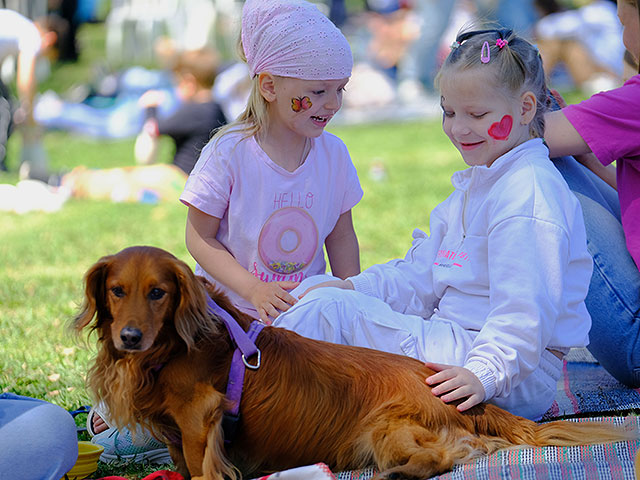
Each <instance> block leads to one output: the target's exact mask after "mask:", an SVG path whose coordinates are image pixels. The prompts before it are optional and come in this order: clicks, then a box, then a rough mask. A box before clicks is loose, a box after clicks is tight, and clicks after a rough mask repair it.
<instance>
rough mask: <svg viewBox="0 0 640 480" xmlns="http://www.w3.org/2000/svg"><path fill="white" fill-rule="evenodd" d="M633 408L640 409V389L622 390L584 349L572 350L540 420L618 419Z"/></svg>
mask: <svg viewBox="0 0 640 480" xmlns="http://www.w3.org/2000/svg"><path fill="white" fill-rule="evenodd" d="M634 409H640V389H633V388H628V387H625V386H624V385H622V384H621V383H620V382H618V381H617V380H616V379H615V378H613V377H612V376H611V375H610V374H609V373H608V372H607V371H606V370H605V369H604V368H603V367H602V366H601V365H600V364H599V363H597V361H596V360H595V359H594V358H593V357H592V356H591V355H590V354H589V352H588V351H587V350H586V349H579V350H575V351H574V350H572V351H571V352H569V355H567V357H566V358H565V361H564V367H563V374H562V378H561V379H560V380H559V381H558V390H557V393H556V398H555V401H554V402H553V405H551V408H550V409H549V411H547V413H545V414H544V416H543V417H542V420H543V421H546V420H552V419H557V418H572V417H578V416H593V415H601V416H604V415H617V416H620V415H624V414H625V413H627V412H629V411H630V410H634Z"/></svg>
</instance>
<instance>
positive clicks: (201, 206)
mask: <svg viewBox="0 0 640 480" xmlns="http://www.w3.org/2000/svg"><path fill="white" fill-rule="evenodd" d="M239 50H241V51H242V53H243V54H244V57H245V60H246V62H247V65H248V67H249V73H250V76H251V77H252V92H251V95H250V98H249V101H248V105H247V107H246V109H245V111H244V113H243V114H241V115H240V117H239V118H238V120H237V121H236V122H234V123H232V124H230V125H228V126H227V127H225V128H223V129H221V130H220V131H218V133H217V134H216V135H215V136H214V137H213V138H212V139H211V140H210V142H209V143H208V144H207V146H206V147H205V148H204V149H203V151H202V153H201V155H200V158H199V160H198V162H197V163H196V165H195V167H194V169H193V171H192V172H191V175H190V176H189V178H188V180H187V183H186V186H185V189H184V192H183V194H182V196H181V198H180V199H181V201H182V202H183V203H185V204H186V205H187V206H188V207H189V212H188V216H187V227H186V243H187V248H188V250H189V252H190V253H191V255H192V256H193V258H194V259H195V260H196V261H197V267H196V273H198V274H199V275H203V276H205V277H207V278H208V279H209V280H210V281H212V282H213V283H214V284H215V285H217V286H219V287H220V288H222V289H223V290H224V291H225V292H226V293H227V294H228V295H229V297H230V298H231V300H232V301H233V302H234V304H235V305H236V306H237V307H238V308H240V310H242V311H244V312H246V313H248V314H250V315H252V316H253V317H255V318H259V319H262V321H264V322H267V323H268V322H270V321H271V319H273V318H275V317H276V316H278V315H279V314H280V313H281V312H283V311H286V310H287V309H288V308H289V307H290V306H291V305H293V304H294V303H295V302H296V299H295V298H294V297H293V296H292V295H291V294H290V293H289V291H290V290H291V289H292V288H294V287H295V286H296V285H298V283H299V282H300V281H302V280H303V279H304V278H306V277H308V276H310V275H317V274H322V273H325V269H326V264H325V258H324V248H326V253H327V257H328V259H329V263H330V266H331V271H332V274H333V275H334V276H337V277H340V278H346V277H348V276H351V275H354V274H357V273H359V271H360V260H359V247H358V240H357V237H356V234H355V231H354V228H353V223H352V218H351V209H352V208H353V207H354V206H355V205H356V204H357V203H358V202H359V201H360V199H361V198H362V194H363V192H362V188H361V187H360V183H359V180H358V176H357V173H356V170H355V167H354V166H353V164H352V162H351V159H350V157H349V153H348V151H347V148H346V147H345V145H344V143H343V142H342V141H341V140H340V139H338V138H337V137H336V136H334V135H332V134H329V133H327V132H325V130H324V129H325V127H326V126H327V124H328V123H329V121H330V120H331V118H332V117H333V116H334V115H335V114H336V113H337V112H338V110H339V109H340V107H341V106H342V95H343V92H344V88H345V86H346V84H347V82H348V81H349V77H350V76H351V70H352V67H353V57H352V54H351V49H350V47H349V44H348V42H347V40H346V38H345V37H344V35H342V33H341V32H340V30H339V29H338V28H337V27H335V26H334V25H333V24H332V23H331V21H330V20H329V19H328V18H327V17H326V16H325V15H323V14H322V13H321V12H320V11H319V10H318V9H317V7H315V6H314V5H313V4H311V3H308V2H306V1H303V0H276V1H269V2H265V1H262V0H248V1H247V2H246V3H245V5H244V8H243V13H242V33H241V48H240V49H239ZM323 247H324V248H323Z"/></svg>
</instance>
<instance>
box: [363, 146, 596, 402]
mask: <svg viewBox="0 0 640 480" xmlns="http://www.w3.org/2000/svg"><path fill="white" fill-rule="evenodd" d="M452 183H453V186H454V187H455V191H454V192H453V193H452V194H451V195H450V196H449V197H448V198H447V199H446V200H445V201H444V202H443V203H441V204H440V205H438V206H437V207H436V208H435V209H434V210H433V212H432V213H431V218H430V235H429V236H428V235H426V234H425V233H424V232H422V231H420V230H417V229H416V230H415V231H414V234H413V238H414V240H413V245H412V247H411V249H410V250H409V252H408V253H407V255H406V256H405V258H404V259H399V260H393V261H391V262H389V263H386V264H382V265H374V266H372V267H370V268H368V269H366V270H365V271H364V272H362V273H361V274H359V275H357V276H354V277H351V278H350V280H351V281H352V282H353V284H354V287H355V289H356V290H358V291H360V292H362V293H366V294H368V295H371V296H374V297H377V298H380V299H381V300H383V301H385V302H386V303H388V304H389V305H390V306H391V308H392V309H393V310H395V311H397V312H400V313H407V314H413V315H419V316H421V317H423V318H425V319H427V320H425V321H428V319H430V318H436V319H439V320H444V321H449V322H454V323H457V324H459V325H460V326H462V327H463V328H464V329H466V330H470V331H475V332H479V333H478V334H477V336H476V338H475V341H474V343H473V346H472V348H471V350H470V351H469V352H468V353H467V356H466V360H465V362H464V365H463V366H464V367H465V368H467V369H469V370H471V371H472V372H473V373H474V374H475V375H477V376H478V378H479V379H480V381H481V382H482V384H483V386H484V388H485V394H486V395H485V400H489V399H491V398H494V397H496V398H501V397H505V396H508V395H509V394H510V393H511V391H512V390H513V388H515V387H516V386H517V385H518V384H519V383H520V382H521V381H522V380H524V379H525V378H526V377H527V376H528V375H529V374H530V373H531V372H532V371H533V370H535V369H536V367H537V366H538V364H539V362H540V356H541V355H542V352H543V351H544V350H545V349H554V350H559V351H560V352H564V353H566V352H567V351H568V349H569V348H571V347H582V346H585V345H587V344H588V333H589V330H590V328H591V318H590V316H589V313H588V312H587V309H586V306H585V304H584V299H585V297H586V295H587V290H588V287H589V281H590V279H591V273H592V268H593V265H592V259H591V256H590V255H589V253H588V252H587V242H586V234H585V227H584V222H583V217H582V211H581V208H580V205H579V203H578V200H577V199H576V197H575V196H574V194H573V193H572V192H571V191H570V190H569V187H568V186H567V184H566V183H565V181H564V179H563V178H562V176H561V175H560V173H559V172H558V170H557V169H556V168H555V167H554V166H553V164H552V163H551V161H550V160H549V152H548V149H547V148H546V147H545V146H544V144H543V142H542V140H541V139H533V140H529V141H527V142H525V143H523V144H521V145H519V146H518V147H516V148H514V149H513V150H511V151H509V152H507V153H506V154H505V155H503V156H502V157H500V158H498V159H497V160H496V161H495V162H494V163H493V164H492V165H491V167H490V168H488V167H486V166H475V167H471V168H468V169H466V170H463V171H460V172H456V173H455V174H454V175H453V177H452Z"/></svg>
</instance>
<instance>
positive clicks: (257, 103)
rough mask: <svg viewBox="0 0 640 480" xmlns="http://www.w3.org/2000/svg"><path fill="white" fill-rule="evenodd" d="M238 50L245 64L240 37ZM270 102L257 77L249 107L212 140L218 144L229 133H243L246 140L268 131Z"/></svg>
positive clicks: (220, 129)
mask: <svg viewBox="0 0 640 480" xmlns="http://www.w3.org/2000/svg"><path fill="white" fill-rule="evenodd" d="M236 50H237V53H238V56H239V57H240V59H241V60H242V61H243V62H245V63H246V62H247V58H246V56H245V54H244V48H243V47H242V38H241V36H240V35H239V36H238V42H237V44H236ZM268 105H269V104H268V102H267V101H266V100H265V98H264V97H263V96H262V93H260V83H259V79H258V75H255V76H254V77H253V78H252V79H251V92H250V94H249V99H248V100H247V106H246V107H245V109H244V111H243V112H242V113H241V114H240V115H239V116H238V118H237V119H236V120H234V121H233V122H231V123H228V124H227V125H225V126H223V127H222V128H219V129H218V130H216V131H215V133H214V135H213V137H212V139H215V140H216V142H218V141H220V139H221V138H222V137H223V136H224V135H227V134H228V133H231V132H233V133H237V132H241V133H242V139H243V140H244V139H246V138H249V137H252V136H254V135H257V134H258V133H260V132H261V131H264V130H266V129H267V127H268V124H269V111H268V109H269V106H268Z"/></svg>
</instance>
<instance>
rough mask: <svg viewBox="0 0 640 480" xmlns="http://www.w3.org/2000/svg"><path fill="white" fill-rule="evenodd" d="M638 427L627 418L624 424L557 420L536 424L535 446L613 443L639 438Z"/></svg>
mask: <svg viewBox="0 0 640 480" xmlns="http://www.w3.org/2000/svg"><path fill="white" fill-rule="evenodd" d="M639 437H640V435H639V433H638V428H637V426H636V425H634V423H633V422H631V420H630V419H627V420H626V421H625V423H624V424H622V425H613V424H611V423H607V422H602V421H582V422H571V421H555V422H550V423H543V424H539V425H538V424H536V429H535V434H534V441H535V442H536V443H534V444H533V445H535V446H547V445H552V446H558V447H568V446H571V445H586V444H593V443H613V442H623V441H629V440H637V439H638V438H639Z"/></svg>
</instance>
